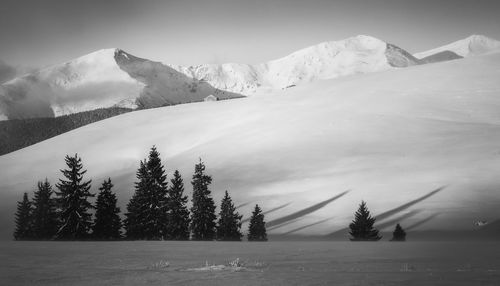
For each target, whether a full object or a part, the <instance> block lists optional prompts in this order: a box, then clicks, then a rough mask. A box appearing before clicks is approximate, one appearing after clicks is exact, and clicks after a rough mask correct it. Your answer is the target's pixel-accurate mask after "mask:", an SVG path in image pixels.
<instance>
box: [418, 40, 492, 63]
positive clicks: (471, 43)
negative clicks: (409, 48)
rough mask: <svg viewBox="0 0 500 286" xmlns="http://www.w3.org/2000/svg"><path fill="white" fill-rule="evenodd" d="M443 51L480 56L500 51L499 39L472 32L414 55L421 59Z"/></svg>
mask: <svg viewBox="0 0 500 286" xmlns="http://www.w3.org/2000/svg"><path fill="white" fill-rule="evenodd" d="M443 51H451V52H454V53H455V54H457V55H459V56H461V57H471V56H480V55H484V54H489V53H495V52H500V41H497V40H495V39H492V38H490V37H487V36H485V35H480V34H474V35H470V36H469V37H467V38H465V39H462V40H458V41H456V42H453V43H451V44H448V45H445V46H442V47H439V48H435V49H432V50H428V51H425V52H420V53H417V54H415V55H414V56H415V57H417V58H419V59H421V58H425V57H428V56H432V55H434V54H437V53H440V52H443Z"/></svg>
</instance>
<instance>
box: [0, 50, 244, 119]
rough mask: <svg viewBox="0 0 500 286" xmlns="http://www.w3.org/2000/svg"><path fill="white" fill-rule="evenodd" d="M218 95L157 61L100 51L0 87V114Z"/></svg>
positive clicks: (25, 114)
mask: <svg viewBox="0 0 500 286" xmlns="http://www.w3.org/2000/svg"><path fill="white" fill-rule="evenodd" d="M209 94H216V95H217V96H218V97H219V98H221V99H225V98H233V97H240V96H239V95H234V94H232V93H230V92H227V93H225V92H219V91H218V90H217V89H215V88H213V87H211V86H209V85H208V84H206V83H199V82H198V81H197V80H194V79H192V78H188V77H187V76H185V75H184V74H181V73H179V72H177V71H175V70H173V69H172V68H170V67H168V66H165V65H163V64H161V63H157V62H152V61H149V60H145V59H141V58H137V57H134V56H132V55H130V54H127V53H126V52H124V51H122V50H120V49H104V50H99V51H97V52H94V53H91V54H88V55H85V56H82V57H80V58H77V59H75V60H72V61H69V62H66V63H63V64H60V65H55V66H52V67H49V68H46V69H42V70H40V71H38V72H35V73H32V74H28V75H25V76H23V77H20V78H16V79H14V80H11V81H9V82H7V83H5V84H3V85H2V86H1V88H0V115H1V114H3V115H4V117H7V118H9V119H15V118H32V117H54V116H61V115H66V114H71V113H76V112H81V111H88V110H93V109H96V108H105V107H112V106H120V107H128V108H137V107H142V108H150V107H158V106H164V105H171V104H177V103H185V102H191V101H201V100H203V98H205V97H206V96H207V95H209Z"/></svg>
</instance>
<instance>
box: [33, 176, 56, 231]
mask: <svg viewBox="0 0 500 286" xmlns="http://www.w3.org/2000/svg"><path fill="white" fill-rule="evenodd" d="M53 193H54V191H53V190H52V186H51V185H50V183H49V181H48V180H47V179H45V181H44V182H41V181H40V182H38V190H37V191H35V194H34V197H33V236H34V238H35V239H38V240H47V239H52V238H53V237H54V235H55V234H56V233H57V225H58V224H59V220H58V216H57V205H56V201H55V199H54V198H52V197H51V196H52V194H53Z"/></svg>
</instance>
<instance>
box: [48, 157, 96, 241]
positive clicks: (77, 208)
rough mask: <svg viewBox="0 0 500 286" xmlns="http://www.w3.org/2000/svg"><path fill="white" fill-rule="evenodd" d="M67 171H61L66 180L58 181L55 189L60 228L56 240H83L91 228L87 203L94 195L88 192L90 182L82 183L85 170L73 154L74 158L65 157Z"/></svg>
mask: <svg viewBox="0 0 500 286" xmlns="http://www.w3.org/2000/svg"><path fill="white" fill-rule="evenodd" d="M65 161H66V165H67V167H68V169H66V170H61V172H62V174H63V176H64V177H65V178H66V180H64V179H59V183H58V184H56V187H57V188H58V189H59V192H56V195H57V204H58V208H59V218H60V220H61V226H60V227H59V230H58V232H57V235H56V236H57V238H58V239H64V240H67V239H70V240H75V239H85V238H87V237H88V233H89V231H90V228H91V226H92V214H90V213H89V210H90V209H92V208H93V206H92V204H90V202H89V201H88V198H89V197H93V196H94V195H93V194H91V193H90V192H89V190H90V184H91V182H92V180H89V181H83V175H85V173H86V172H87V170H83V164H82V159H81V158H79V157H78V154H75V156H74V157H70V156H66V158H65Z"/></svg>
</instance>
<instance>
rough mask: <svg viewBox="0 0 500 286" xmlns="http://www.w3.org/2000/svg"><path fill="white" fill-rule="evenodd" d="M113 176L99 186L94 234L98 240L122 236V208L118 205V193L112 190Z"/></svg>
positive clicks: (114, 238)
mask: <svg viewBox="0 0 500 286" xmlns="http://www.w3.org/2000/svg"><path fill="white" fill-rule="evenodd" d="M112 188H113V184H112V183H111V178H108V180H104V182H103V183H102V186H101V187H100V188H99V194H98V195H97V200H96V206H95V208H96V212H95V221H94V225H93V228H92V236H93V238H94V239H98V240H116V239H120V238H121V227H122V223H121V219H120V216H119V213H120V208H118V207H117V206H116V201H117V199H116V195H115V194H114V193H113V192H112V191H111V189H112Z"/></svg>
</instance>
